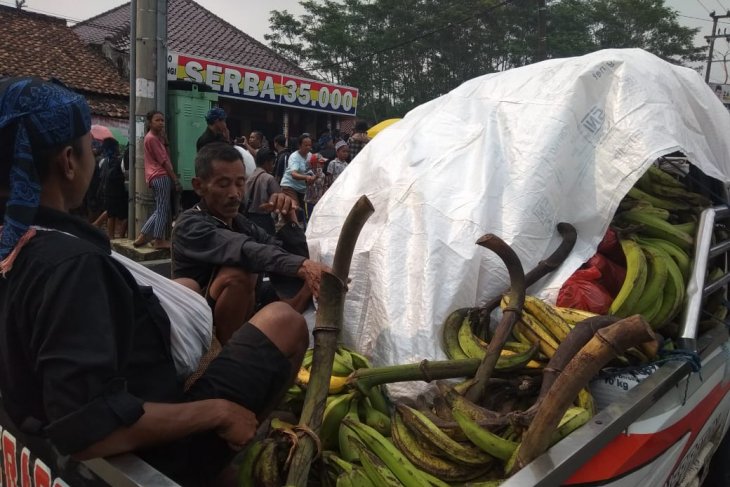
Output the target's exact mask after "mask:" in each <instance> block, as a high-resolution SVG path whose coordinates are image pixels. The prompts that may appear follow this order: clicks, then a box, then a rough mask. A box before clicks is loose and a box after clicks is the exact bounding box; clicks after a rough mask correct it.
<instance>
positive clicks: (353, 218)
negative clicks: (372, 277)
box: [332, 195, 375, 284]
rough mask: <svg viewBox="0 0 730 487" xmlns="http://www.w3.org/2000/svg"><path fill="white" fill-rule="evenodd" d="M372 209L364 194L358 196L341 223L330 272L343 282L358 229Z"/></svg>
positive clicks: (348, 270)
mask: <svg viewBox="0 0 730 487" xmlns="http://www.w3.org/2000/svg"><path fill="white" fill-rule="evenodd" d="M374 211H375V208H373V204H372V203H371V202H370V200H369V199H368V197H367V196H365V195H363V196H360V198H359V199H358V200H357V201H356V202H355V205H354V206H353V207H352V209H351V210H350V213H349V214H348V215H347V218H345V222H344V223H343V224H342V230H341V231H340V237H339V239H338V240H337V247H336V248H335V257H334V260H333V262H332V273H333V274H334V275H336V276H337V277H339V278H340V280H341V281H342V282H344V283H345V284H347V279H348V274H349V272H350V263H351V262H352V254H353V252H354V251H355V244H356V243H357V238H358V237H359V236H360V231H361V230H362V227H363V226H365V222H367V221H368V218H370V215H372V214H373V212H374Z"/></svg>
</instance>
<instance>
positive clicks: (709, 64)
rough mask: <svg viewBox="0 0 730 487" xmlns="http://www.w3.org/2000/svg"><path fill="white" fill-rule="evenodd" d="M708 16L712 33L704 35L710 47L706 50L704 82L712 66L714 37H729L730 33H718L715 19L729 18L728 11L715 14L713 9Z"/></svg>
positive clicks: (706, 81) (729, 12)
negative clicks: (710, 19) (710, 20)
mask: <svg viewBox="0 0 730 487" xmlns="http://www.w3.org/2000/svg"><path fill="white" fill-rule="evenodd" d="M710 17H711V18H712V35H709V36H705V39H706V40H707V42H709V43H710V49H709V51H708V52H707V68H706V69H705V83H709V82H710V68H712V56H713V54H714V51H715V39H723V38H724V39H730V35H728V34H725V33H723V34H719V35H718V33H717V21H718V20H719V19H727V18H730V11H727V12H725V15H715V11H714V10H713V11H712V12H710Z"/></svg>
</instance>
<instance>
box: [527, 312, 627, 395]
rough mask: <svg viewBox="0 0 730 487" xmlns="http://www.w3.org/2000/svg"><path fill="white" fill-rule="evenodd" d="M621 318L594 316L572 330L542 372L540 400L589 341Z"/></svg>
mask: <svg viewBox="0 0 730 487" xmlns="http://www.w3.org/2000/svg"><path fill="white" fill-rule="evenodd" d="M619 319H620V318H618V317H617V316H592V317H590V318H587V319H585V320H583V321H581V322H580V323H577V324H576V325H575V327H574V328H573V329H572V330H570V333H568V336H567V337H565V340H563V341H562V342H561V343H560V345H559V346H558V349H557V351H556V352H555V355H553V356H552V358H551V359H550V361H549V362H548V364H547V366H546V367H545V369H544V370H543V372H542V386H541V387H540V394H539V396H538V400H539V399H541V398H542V397H544V396H545V394H547V392H548V391H549V390H550V388H551V387H552V385H553V383H554V382H555V379H557V378H558V376H559V375H560V372H561V371H562V370H563V369H564V368H565V366H566V365H568V363H569V362H570V359H572V358H573V357H575V355H576V354H577V353H578V352H579V351H580V349H581V348H583V347H584V346H585V344H586V343H588V341H589V340H590V339H591V338H593V335H595V334H596V332H597V331H598V330H600V329H601V328H605V327H607V326H610V325H612V324H614V323H616V322H617V321H618V320H619Z"/></svg>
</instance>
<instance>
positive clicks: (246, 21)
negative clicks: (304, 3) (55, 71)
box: [0, 0, 730, 81]
mask: <svg viewBox="0 0 730 487" xmlns="http://www.w3.org/2000/svg"><path fill="white" fill-rule="evenodd" d="M196 1H197V2H198V3H199V4H200V5H202V6H203V7H205V8H207V9H208V10H210V11H211V12H213V13H214V14H216V15H218V16H219V17H221V18H223V19H225V20H226V21H227V22H229V23H231V24H233V25H235V26H236V27H238V28H239V29H241V30H242V31H244V32H246V33H247V34H248V35H250V36H252V37H254V38H255V39H258V40H259V41H261V42H263V43H266V41H265V40H264V34H266V33H267V32H268V28H269V12H270V11H271V10H285V9H286V10H289V11H290V12H293V13H296V14H301V13H302V12H303V9H302V8H301V7H300V6H299V2H298V0H265V1H258V0H244V1H242V2H241V1H233V0H196ZM124 3H127V2H126V1H125V0H26V8H27V9H28V10H30V11H35V12H40V13H46V14H50V15H56V16H58V17H63V18H66V19H69V20H71V21H79V20H84V19H88V18H89V17H93V16H94V15H97V14H99V13H102V12H105V11H107V10H109V9H112V8H114V7H117V6H119V5H122V4H124ZM665 4H666V5H668V6H669V7H671V8H673V9H675V10H677V11H678V12H679V14H680V17H679V20H680V22H681V23H682V24H684V25H686V26H688V27H700V28H701V29H702V30H701V32H700V33H699V34H698V35H697V37H696V39H695V42H696V44H698V45H706V44H705V40H704V37H703V36H705V35H709V34H710V30H711V28H712V22H711V20H710V18H709V15H708V13H709V11H712V10H714V11H716V12H717V13H718V14H719V13H722V12H725V11H727V10H728V8H730V0H665ZM0 5H15V2H14V0H0ZM720 27H721V28H726V29H728V30H730V19H728V21H727V22H721V24H720ZM548 42H549V39H548ZM715 51H716V54H715V58H716V59H718V58H719V59H721V58H722V55H723V54H725V53H726V52H728V51H730V45H728V43H727V42H726V41H725V40H718V41H717V42H716V44H715ZM728 57H729V58H730V56H728ZM712 74H713V76H712V78H713V80H715V81H723V80H724V79H725V73H724V70H723V69H722V65H721V64H719V63H715V65H713V68H712Z"/></svg>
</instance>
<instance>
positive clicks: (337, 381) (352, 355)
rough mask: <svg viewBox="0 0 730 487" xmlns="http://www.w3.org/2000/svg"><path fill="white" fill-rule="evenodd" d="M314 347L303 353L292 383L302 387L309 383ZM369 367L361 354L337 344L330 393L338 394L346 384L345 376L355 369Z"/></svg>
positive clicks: (304, 387)
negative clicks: (300, 364)
mask: <svg viewBox="0 0 730 487" xmlns="http://www.w3.org/2000/svg"><path fill="white" fill-rule="evenodd" d="M313 351H314V349H311V348H310V349H309V350H307V351H306V353H305V354H304V359H303V360H302V366H301V367H300V368H299V372H298V373H297V377H296V379H295V381H294V383H295V384H296V385H297V386H299V387H300V388H302V389H306V388H307V384H309V376H310V372H309V371H310V369H311V367H312V356H313ZM364 367H370V362H369V361H368V360H367V359H366V358H365V357H364V356H362V355H360V354H359V353H357V352H354V351H352V350H349V349H347V348H345V347H343V346H338V347H337V351H336V352H335V356H334V360H333V362H332V377H330V386H329V393H330V394H339V393H341V392H342V391H344V390H345V388H346V387H347V386H348V381H347V378H348V377H349V376H350V374H351V373H353V372H354V371H355V370H356V369H359V368H364Z"/></svg>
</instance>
